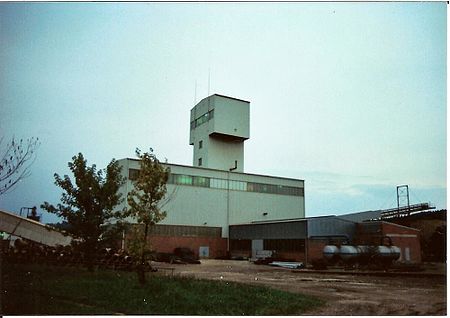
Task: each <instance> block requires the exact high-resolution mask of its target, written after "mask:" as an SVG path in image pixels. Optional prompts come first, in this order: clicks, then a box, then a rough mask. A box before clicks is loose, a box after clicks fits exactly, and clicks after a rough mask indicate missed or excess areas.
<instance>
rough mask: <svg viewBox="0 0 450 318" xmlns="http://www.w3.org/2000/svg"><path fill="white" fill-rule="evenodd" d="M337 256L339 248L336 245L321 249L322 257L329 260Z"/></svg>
mask: <svg viewBox="0 0 450 318" xmlns="http://www.w3.org/2000/svg"><path fill="white" fill-rule="evenodd" d="M338 255H339V247H337V246H336V245H325V247H324V248H323V257H325V258H326V259H328V260H330V259H332V258H335V257H337V256H338Z"/></svg>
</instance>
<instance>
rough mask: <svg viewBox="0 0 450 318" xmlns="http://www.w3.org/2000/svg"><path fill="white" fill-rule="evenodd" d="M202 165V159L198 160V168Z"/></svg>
mask: <svg viewBox="0 0 450 318" xmlns="http://www.w3.org/2000/svg"><path fill="white" fill-rule="evenodd" d="M201 165H202V158H198V166H199V167H200V166H201Z"/></svg>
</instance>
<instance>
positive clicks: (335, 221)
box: [308, 216, 356, 240]
mask: <svg viewBox="0 0 450 318" xmlns="http://www.w3.org/2000/svg"><path fill="white" fill-rule="evenodd" d="M355 231H356V223H355V222H352V221H348V220H343V219H340V218H339V217H336V216H326V217H317V218H309V219H308V237H309V238H311V237H326V236H346V237H348V238H349V239H350V240H352V238H353V236H354V235H355Z"/></svg>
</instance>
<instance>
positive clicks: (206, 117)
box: [191, 109, 214, 130]
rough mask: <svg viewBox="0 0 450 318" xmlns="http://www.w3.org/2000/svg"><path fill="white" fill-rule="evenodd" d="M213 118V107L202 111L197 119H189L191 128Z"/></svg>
mask: <svg viewBox="0 0 450 318" xmlns="http://www.w3.org/2000/svg"><path fill="white" fill-rule="evenodd" d="M213 118H214V109H211V110H210V111H209V112H206V113H204V114H203V115H201V116H200V117H198V118H197V119H195V120H193V121H191V130H192V129H194V128H195V127H198V126H200V125H201V124H203V123H206V122H207V121H208V120H211V119H213Z"/></svg>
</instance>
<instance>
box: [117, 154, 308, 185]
mask: <svg viewBox="0 0 450 318" xmlns="http://www.w3.org/2000/svg"><path fill="white" fill-rule="evenodd" d="M119 160H132V161H139V159H137V158H122V159H118V161H119ZM161 163H162V164H165V165H169V166H176V167H185V168H192V169H198V170H210V171H220V172H229V171H227V170H220V169H213V168H205V167H194V166H187V165H181V164H177V163H169V162H161ZM229 173H230V174H243V175H248V176H257V177H267V178H274V179H283V180H291V181H302V182H305V180H304V179H295V178H288V177H277V176H270V175H264V174H256V173H245V172H229Z"/></svg>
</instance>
